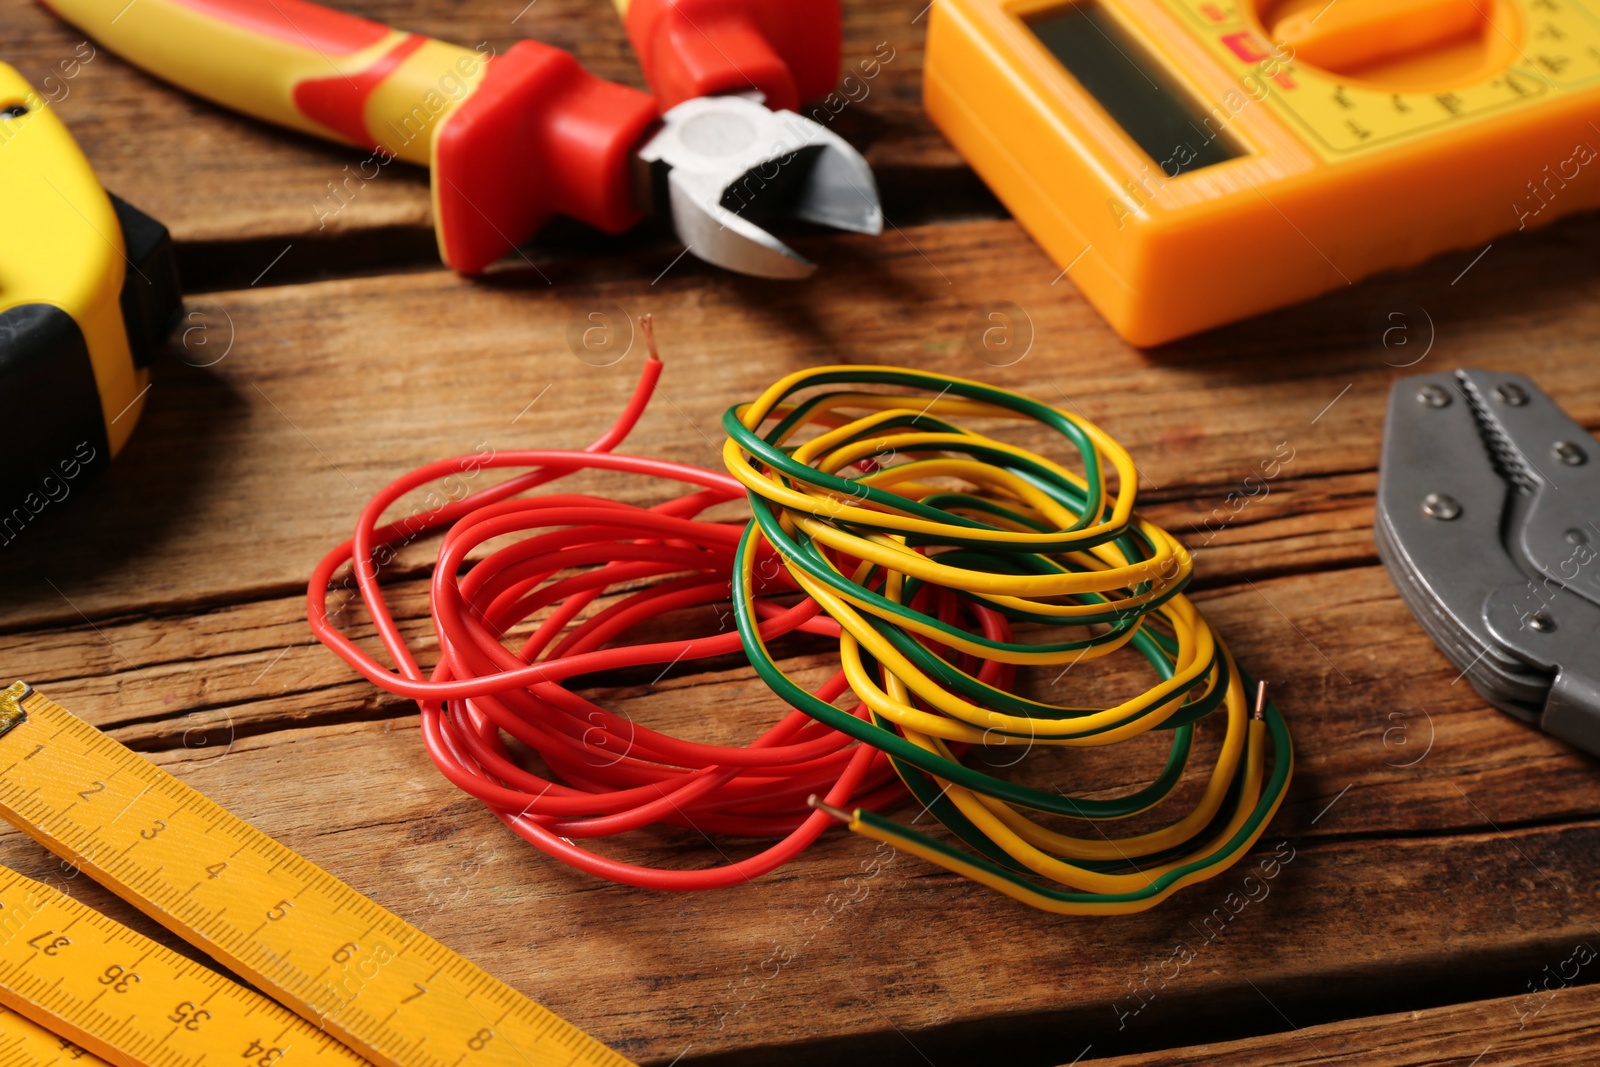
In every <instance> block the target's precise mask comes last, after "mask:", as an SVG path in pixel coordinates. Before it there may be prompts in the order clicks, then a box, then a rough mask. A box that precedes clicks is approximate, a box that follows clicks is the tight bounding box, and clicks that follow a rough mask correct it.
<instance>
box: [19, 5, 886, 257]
mask: <svg viewBox="0 0 1600 1067" xmlns="http://www.w3.org/2000/svg"><path fill="white" fill-rule="evenodd" d="M618 5H619V7H620V8H621V9H622V10H623V17H624V22H625V24H626V26H627V29H628V33H629V37H630V39H631V40H632V41H633V44H634V47H635V50H636V51H637V52H638V54H639V56H640V59H641V61H642V64H643V66H644V70H645V74H646V76H647V77H648V79H649V80H650V83H651V85H652V86H653V87H654V88H655V89H656V92H657V94H658V96H652V95H651V94H649V93H644V92H640V91H638V90H636V89H632V88H629V87H627V86H623V85H618V84H616V83H614V82H608V81H605V80H603V79H600V78H597V77H595V76H593V75H591V74H589V73H588V72H586V71H585V70H584V69H583V68H582V67H580V66H579V65H578V61H577V60H576V59H574V58H573V57H572V56H571V55H569V54H567V53H566V52H564V51H562V50H560V49H558V48H553V47H551V46H549V45H544V44H540V43H538V42H536V41H529V40H523V41H518V42H517V43H516V44H515V45H513V46H512V47H511V48H509V49H507V50H506V51H505V53H504V54H501V55H495V54H493V51H492V50H491V49H488V47H487V45H480V46H479V47H478V49H476V50H474V49H470V48H462V47H458V46H455V45H449V44H445V43H443V42H441V41H436V40H433V39H431V38H427V37H422V36H420V35H418V34H414V33H405V32H402V31H399V30H394V29H390V28H389V27H387V26H383V25H381V24H379V23H376V22H369V21H368V20H366V19H362V18H357V17H356V16H354V15H348V14H345V13H343V12H339V11H334V10H331V9H328V8H324V7H320V6H318V5H316V4H312V3H307V2H306V0H139V2H138V3H137V4H126V3H124V2H123V0H49V7H50V9H51V10H52V11H54V12H56V13H57V14H58V15H60V16H61V17H62V18H65V19H66V20H68V21H69V22H71V23H73V24H74V25H75V26H77V27H79V28H80V29H82V30H83V31H84V32H86V33H88V34H90V35H91V36H93V37H94V38H95V39H96V40H97V41H99V42H101V43H102V44H104V45H105V46H106V47H108V48H110V49H111V50H112V51H114V52H116V53H118V54H119V55H121V56H122V57H123V58H124V59H126V60H128V61H129V62H131V63H133V64H135V65H136V66H139V67H142V68H144V69H145V70H147V71H149V72H150V73H152V74H155V75H156V76H157V77H160V78H163V79H165V80H167V81H170V82H172V83H173V84H175V85H178V86H180V87H182V88H184V89H187V90H189V91H190V92H193V93H196V94H198V95H200V96H204V97H207V98H208V99H211V100H215V101H217V102H218V103H221V104H225V105H227V106H229V107H232V108H234V109H236V110H238V111H243V112H245V113H246V114H250V115H254V116H256V117H257V118H261V119H266V120H268V121H270V122H276V123H279V124H281V125H284V126H289V127H291V128H293V129H297V130H302V131H305V132H307V133H312V134H316V135H317V136H320V137H325V138H328V139H331V140H337V141H344V142H347V143H351V144H356V145H360V146H362V147H364V148H369V149H372V150H373V151H374V152H375V153H379V154H380V155H379V157H378V158H379V159H380V160H381V161H382V162H385V163H386V162H388V160H390V159H395V158H398V159H404V160H407V161H409V162H412V163H420V164H422V165H425V166H428V167H429V168H430V171H431V175H432V186H433V208H434V223H435V229H436V231H437V234H438V239H439V253H440V256H441V257H442V258H443V259H444V261H445V262H446V263H447V264H449V265H450V266H451V267H453V268H455V269H456V270H458V271H461V272H462V273H465V274H476V273H479V272H481V271H483V270H484V269H485V268H487V267H488V266H489V264H490V263H492V262H494V261H495V260H496V259H498V258H500V256H502V255H504V254H505V253H507V252H509V251H511V250H512V249H513V248H515V247H516V246H517V245H518V244H520V243H521V242H522V241H523V240H525V239H526V238H528V237H529V236H531V235H532V234H533V232H534V231H535V230H537V229H538V228H539V227H540V226H542V225H543V224H544V223H545V222H546V221H547V220H548V219H549V218H550V217H551V216H553V215H557V214H561V215H569V216H571V217H573V218H576V219H579V220H581V221H583V222H586V223H588V224H590V225H592V226H595V227H597V228H598V229H601V230H605V231H608V232H612V233H615V232H620V231H622V230H625V229H627V228H629V227H631V226H632V225H634V224H635V223H636V222H638V221H639V220H640V219H641V218H642V217H643V216H645V215H646V214H651V213H655V214H663V215H666V216H668V217H670V218H671V220H672V225H673V229H674V230H675V231H676V232H677V234H678V237H679V238H680V239H681V240H682V241H683V242H684V244H685V246H686V247H687V248H688V250H689V251H691V252H693V253H694V254H695V255H696V256H698V257H700V258H701V259H704V260H706V261H708V262H711V263H715V264H717V265H718V266H722V267H726V268H728V269H730V270H735V271H739V272H742V273H745V274H754V275H758V276H762V277H772V278H799V277H805V276H806V275H808V274H810V273H811V271H812V270H813V269H814V267H813V265H812V264H811V263H809V262H808V261H806V260H805V259H804V258H803V257H801V256H800V255H799V253H797V252H795V251H794V250H793V249H791V248H790V247H788V246H787V245H786V244H784V243H783V242H782V241H780V240H778V239H777V238H776V237H774V236H773V235H772V234H770V233H768V232H767V231H766V230H765V229H763V228H762V224H763V223H764V222H766V221H767V220H770V219H773V218H776V217H780V216H786V215H787V216H794V217H796V218H800V219H804V220H806V221H809V222H815V223H820V224H822V225H827V226H833V227H836V228H839V229H845V230H853V231H857V232H862V233H878V232H879V231H880V230H881V229H882V226H883V220H882V215H881V213H880V211H879V207H878V194H877V188H876V185H875V184H874V182H873V178H872V171H871V169H870V168H869V167H868V166H867V163H866V160H864V159H863V158H862V157H861V155H860V153H858V152H857V151H856V150H855V149H853V148H851V147H850V145H849V144H848V143H846V142H845V141H844V140H843V139H842V138H840V137H839V136H838V135H837V134H835V133H833V132H832V131H830V130H828V129H826V128H825V127H823V126H821V125H819V124H818V123H816V122H814V121H812V120H811V119H807V118H803V117H801V116H800V115H798V114H795V113H794V112H792V111H788V110H781V108H786V107H793V106H795V104H796V103H797V102H798V100H799V99H800V96H801V94H805V95H807V96H810V95H821V94H822V93H825V92H827V90H828V89H830V88H831V87H832V85H833V80H834V78H835V77H836V75H837V71H838V64H839V11H838V0H823V2H820V3H808V4H797V3H791V2H790V0H633V2H632V3H631V4H629V3H628V2H627V0H618ZM707 93H711V94H724V95H702V94H707ZM756 96H760V97H762V98H763V99H764V100H765V101H766V103H763V102H761V101H759V100H757V99H755V97H756ZM767 103H772V104H773V105H774V106H776V107H778V108H780V110H776V111H775V110H772V109H771V108H769V107H768V106H767ZM658 105H659V106H662V107H667V108H668V110H667V111H666V113H665V115H661V114H659V113H658Z"/></svg>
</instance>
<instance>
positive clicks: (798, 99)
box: [613, 0, 842, 111]
mask: <svg viewBox="0 0 1600 1067" xmlns="http://www.w3.org/2000/svg"><path fill="white" fill-rule="evenodd" d="M613 2H614V3H615V4H616V5H617V10H618V12H620V13H621V15H622V21H623V23H624V24H625V25H626V26H627V28H628V37H629V39H630V40H631V41H632V42H633V49H634V51H635V52H637V53H638V54H639V63H640V65H641V66H642V67H644V76H645V78H646V79H647V80H648V81H649V82H650V87H651V88H653V89H654V90H655V91H656V95H657V96H658V97H660V98H661V107H662V110H666V109H667V108H669V107H672V106H673V105H674V104H679V103H682V102H683V101H685V100H691V99H693V98H694V97H697V96H710V95H712V94H714V93H728V92H740V91H742V90H745V89H750V88H755V89H759V90H761V92H762V94H763V95H764V96H765V97H766V102H767V106H768V107H771V108H772V109H774V110H789V111H794V110H796V109H798V108H799V106H800V104H801V103H803V102H804V101H807V100H815V99H817V98H818V97H821V96H824V95H826V94H827V93H828V92H829V91H831V90H832V89H833V87H834V85H835V84H836V83H837V82H838V80H839V51H840V48H841V46H842V45H841V31H840V16H839V0H613Z"/></svg>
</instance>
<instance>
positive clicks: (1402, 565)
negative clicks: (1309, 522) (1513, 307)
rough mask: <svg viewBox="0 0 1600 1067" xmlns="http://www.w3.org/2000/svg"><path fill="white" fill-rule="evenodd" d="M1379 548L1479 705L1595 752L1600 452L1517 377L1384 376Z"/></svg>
mask: <svg viewBox="0 0 1600 1067" xmlns="http://www.w3.org/2000/svg"><path fill="white" fill-rule="evenodd" d="M1376 528H1377V529H1376V536H1377V542H1378V552H1379V555H1380V556H1382V558H1383V561H1384V564H1385V565H1386V566H1387V567H1388V568H1389V574H1390V577H1391V578H1393V580H1394V583H1395V586H1396V588H1397V589H1399V591H1400V596H1401V598H1402V599H1404V600H1405V602H1406V604H1407V606H1408V607H1410V609H1411V613H1412V614H1413V615H1415V616H1416V618H1417V621H1418V622H1419V623H1421V624H1422V627H1423V629H1425V630H1426V631H1427V632H1428V634H1429V635H1430V636H1431V637H1432V638H1433V639H1434V641H1435V642H1436V643H1437V644H1438V645H1439V648H1440V649H1441V651H1443V652H1444V654H1445V655H1446V656H1447V657H1448V658H1449V659H1450V661H1451V662H1452V663H1454V664H1455V665H1456V667H1457V668H1459V669H1460V670H1461V672H1462V674H1464V675H1465V676H1466V677H1467V678H1468V679H1469V680H1470V681H1471V682H1472V686H1473V688H1474V689H1476V690H1477V691H1478V692H1479V693H1480V694H1482V696H1483V697H1484V699H1486V700H1488V701H1489V703H1491V704H1493V705H1495V706H1496V707H1498V708H1500V709H1502V710H1504V711H1507V712H1510V713H1511V714H1512V715H1515V716H1517V717H1518V718H1520V719H1523V720H1525V721H1527V722H1532V723H1536V724H1537V725H1539V726H1540V727H1541V728H1542V729H1544V730H1545V731H1546V732H1548V733H1551V734H1554V735H1555V736H1557V737H1559V738H1561V739H1562V740H1565V741H1567V742H1569V743H1571V744H1573V745H1576V746H1577V747H1579V748H1581V749H1583V750H1585V751H1587V752H1589V753H1592V754H1594V755H1600V558H1597V556H1600V446H1597V445H1596V443H1595V440H1594V438H1593V437H1591V436H1590V435H1589V433H1588V432H1587V431H1586V430H1584V428H1583V427H1582V426H1580V425H1579V424H1578V423H1576V422H1574V421H1573V420H1572V419H1571V418H1570V417H1569V416H1568V415H1567V414H1566V412H1564V411H1562V410H1561V408H1560V407H1558V406H1557V405H1556V403H1555V402H1554V401H1553V400H1551V399H1550V398H1549V397H1548V396H1546V395H1545V394H1544V393H1543V392H1541V391H1540V389H1539V387H1538V386H1536V385H1534V384H1533V382H1531V381H1529V380H1528V379H1527V378H1524V377H1521V376H1520V375H1515V374H1499V373H1496V372H1493V371H1484V370H1458V371H1456V372H1455V373H1453V374H1451V373H1437V374H1423V375H1418V376H1416V377H1411V378H1404V379H1402V380H1401V381H1399V382H1397V383H1396V384H1395V386H1394V391H1393V392H1392V393H1391V394H1390V397H1389V414H1388V422H1387V426H1386V429H1385V435H1384V443H1383V459H1382V466H1381V467H1380V469H1379V474H1378V513H1377V522H1376Z"/></svg>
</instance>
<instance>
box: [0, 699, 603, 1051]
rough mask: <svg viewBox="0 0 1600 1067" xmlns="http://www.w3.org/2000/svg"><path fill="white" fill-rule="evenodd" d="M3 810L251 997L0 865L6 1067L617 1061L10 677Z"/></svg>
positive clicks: (2, 710)
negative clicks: (208, 959)
mask: <svg viewBox="0 0 1600 1067" xmlns="http://www.w3.org/2000/svg"><path fill="white" fill-rule="evenodd" d="M0 817H3V818H5V819H6V820H7V821H8V822H11V823H13V824H14V825H15V826H16V827H17V828H18V829H20V830H22V831H23V832H24V833H26V834H27V835H28V836H29V837H32V838H33V839H34V840H35V841H38V842H39V843H40V844H42V845H44V846H45V847H46V848H48V849H49V850H50V851H51V852H54V853H55V854H56V855H57V856H60V857H61V858H62V859H64V860H67V861H68V862H70V863H72V864H74V865H76V866H77V867H78V868H80V869H81V870H83V871H86V872H88V873H89V874H90V875H91V876H92V877H93V878H94V879H95V880H96V881H98V882H99V883H100V884H102V885H104V886H105V887H106V888H108V889H110V890H112V891H113V892H115V893H116V894H117V895H118V896H120V897H122V898H123V899H125V900H127V901H128V902H129V903H131V904H133V905H134V906H135V907H137V908H138V909H139V910H140V911H143V912H144V913H145V914H147V915H149V916H150V917H151V918H153V919H155V920H156V921H157V922H159V923H160V924H161V925H163V926H165V927H166V928H167V929H168V930H171V931H172V932H173V933H174V934H177V935H178V936H179V937H181V938H183V939H184V940H185V941H187V942H189V943H190V944H191V945H193V946H195V947H196V948H198V949H201V950H202V951H204V952H206V953H207V954H209V955H210V956H211V957H212V959H214V960H216V961H217V962H218V963H220V964H222V965H223V966H225V967H227V968H228V969H229V970H231V971H232V972H233V973H234V974H236V975H238V976H239V977H241V978H243V979H244V980H245V981H247V982H249V983H251V985H253V986H254V987H255V988H256V989H259V990H261V992H260V993H258V992H255V991H254V990H252V989H250V988H247V987H246V986H244V985H241V984H240V983H239V982H237V981H234V980H233V979H231V978H227V977H224V976H223V975H221V974H218V973H217V972H216V971H214V970H212V969H210V968H209V967H206V966H203V965H201V964H199V963H196V962H195V961H194V960H191V959H190V958H188V957H187V956H185V955H182V954H181V953H178V952H175V951H173V950H171V949H169V948H166V947H164V946H162V945H160V944H158V943H156V942H154V941H151V940H150V939H149V938H147V937H144V936H143V935H141V934H139V933H137V932H135V931H133V930H130V929H128V928H127V927H125V926H123V925H121V924H119V923H117V922H114V921H112V920H111V919H108V918H107V917H105V916H104V915H101V914H100V913H98V912H96V911H94V910H93V909H91V908H88V907H85V906H84V905H82V904H79V903H77V902H76V901H74V900H72V898H70V897H68V896H66V895H64V894H62V893H59V892H57V891H55V890H53V889H50V888H49V887H47V886H44V885H42V884H40V883H38V882H35V881H32V880H30V879H28V878H24V877H22V876H21V875H19V874H16V873H15V872H12V871H9V870H6V869H4V868H0V1005H3V1006H4V1009H9V1010H4V1011H0V1067H30V1065H35V1064H37V1065H46V1064H58V1065H61V1067H89V1065H92V1064H94V1063H96V1062H97V1060H96V1059H95V1057H99V1058H100V1059H103V1060H105V1061H107V1062H110V1063H114V1064H123V1065H130V1067H157V1065H159V1067H199V1065H200V1064H202V1063H204V1064H207V1065H229V1064H231V1065H238V1067H295V1065H297V1064H305V1065H308V1067H348V1065H354V1064H362V1063H366V1062H368V1061H370V1062H372V1063H376V1064H384V1065H388V1067H500V1065H504V1067H545V1065H551V1067H554V1065H557V1064H559V1065H562V1067H628V1061H627V1060H625V1059H623V1058H622V1057H621V1056H619V1055H618V1054H617V1053H615V1052H613V1051H611V1050H610V1049H608V1048H606V1047H605V1046H604V1045H602V1044H600V1043H599V1042H597V1041H595V1040H594V1039H593V1038H591V1037H589V1036H588V1035H587V1034H585V1033H584V1032H583V1031H581V1030H579V1029H578V1028H577V1027H574V1026H572V1025H571V1024H570V1023H568V1022H566V1021H565V1020H563V1019H561V1018H560V1017H559V1016H557V1015H555V1014H554V1013H552V1012H550V1011H548V1010H546V1009H545V1008H542V1007H540V1006H539V1005H538V1004H535V1003H534V1002H533V1001H531V1000H529V999H527V998H526V997H524V996H523V995H522V994H520V993H518V992H517V991H516V990H514V989H512V988H511V987H509V986H507V985H505V984H504V983H502V982H499V981H497V980H495V979H494V978H492V977H490V976H489V975H488V974H487V973H486V972H484V971H483V970H481V969H479V968H478V967H477V966H475V965H473V964H471V963H469V962H467V961H466V960H465V959H463V958H462V957H460V956H458V955H456V954H455V953H454V952H451V951H450V950H449V949H447V948H445V947H444V946H443V945H441V944H439V942H437V941H435V940H433V939H432V938H431V937H428V936H427V935H426V934H424V933H423V932H422V931H420V930H418V929H417V928H416V927H414V926H412V925H411V924H410V923H407V922H405V921H404V920H403V919H401V918H399V917H398V916H396V915H395V914H393V913H392V912H390V911H387V910H385V909H384V908H382V907H380V906H379V905H377V904H375V903H373V902H372V901H371V900H369V899H367V898H366V897H364V896H362V895H361V894H360V893H358V892H356V891H355V890H354V889H352V888H350V886H348V885H346V884H345V883H343V882H341V881H339V880H338V879H337V878H334V877H333V876H332V875H330V874H328V873H327V872H326V871H324V870H322V869H321V868H319V867H317V866H316V865H315V864H312V863H310V862H308V861H307V860H305V859H302V858H301V857H300V856H298V855H296V854H295V853H294V852H292V851H290V850H289V849H287V848H285V847H284V846H282V845H280V844H279V843H278V842H276V841H274V840H273V839H272V838H270V837H268V836H267V835H265V834H263V833H261V832H260V831H259V830H256V829H255V828H254V827H252V826H250V825H249V824H247V823H245V822H243V821H242V820H240V819H237V818H235V817H234V816H233V815H230V814H229V813H228V812H227V811H225V810H223V809H222V808H221V807H219V806H217V805H216V804H214V803H212V802H211V801H210V800H207V799H206V798H205V797H204V796H202V795H201V794H200V793H198V792H196V791H195V790H193V789H191V788H189V787H188V786H186V785H184V784H183V783H182V782H180V781H178V780H177V779H176V778H174V777H172V775H170V774H168V773H166V772H165V771H163V770H161V769H160V768H159V767H157V766H155V764H153V763H151V762H149V761H148V760H146V759H144V758H143V757H141V756H139V755H138V754H136V753H134V752H131V751H129V750H128V749H126V748H124V747H123V746H122V745H119V744H118V743H117V742H115V741H113V740H112V739H111V738H109V737H107V736H106V735H105V734H103V733H101V732H100V731H99V730H96V729H95V728H94V727H92V726H90V725H89V724H88V723H86V722H84V721H82V720H81V719H78V718H76V717H75V716H73V715H72V714H71V713H69V712H68V711H66V710H65V709H64V708H62V707H61V706H60V705H58V704H55V703H53V702H52V701H50V700H48V699H47V698H45V697H44V696H43V695H41V694H40V693H37V692H34V691H33V690H32V689H31V688H30V687H29V686H27V685H26V684H24V683H22V682H18V683H16V684H15V685H13V686H11V687H10V688H9V689H5V690H0ZM263 993H265V994H269V995H270V998H271V999H269V997H268V996H264V995H262V994H263ZM30 1020H31V1021H30Z"/></svg>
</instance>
